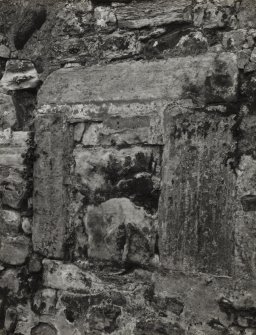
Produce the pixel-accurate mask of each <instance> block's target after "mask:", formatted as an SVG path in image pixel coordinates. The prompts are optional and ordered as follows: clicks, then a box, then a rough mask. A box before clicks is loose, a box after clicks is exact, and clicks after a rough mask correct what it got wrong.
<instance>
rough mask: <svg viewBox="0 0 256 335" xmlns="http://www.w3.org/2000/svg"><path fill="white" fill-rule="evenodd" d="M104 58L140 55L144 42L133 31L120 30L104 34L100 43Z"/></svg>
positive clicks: (112, 58) (111, 58)
mask: <svg viewBox="0 0 256 335" xmlns="http://www.w3.org/2000/svg"><path fill="white" fill-rule="evenodd" d="M99 47H100V49H101V52H102V55H101V58H102V59H109V60H114V59H122V58H126V57H132V56H135V55H139V54H140V52H141V51H142V44H141V42H140V41H138V37H137V35H136V34H135V33H133V32H126V33H124V32H122V33H120V32H118V31H115V32H113V33H112V34H108V35H105V36H102V43H101V44H100V46H99Z"/></svg>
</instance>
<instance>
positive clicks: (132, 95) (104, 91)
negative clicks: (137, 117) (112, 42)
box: [38, 53, 237, 106]
mask: <svg viewBox="0 0 256 335" xmlns="http://www.w3.org/2000/svg"><path fill="white" fill-rule="evenodd" d="M236 89H237V65H236V57H235V55H234V54H230V53H222V54H220V55H217V54H211V53H209V54H205V55H200V56H197V57H184V58H182V57H181V58H172V59H168V60H161V61H152V62H142V61H137V62H129V63H126V62H123V63H118V64H110V65H103V66H91V67H90V68H64V69H60V70H58V71H55V72H53V73H52V74H51V75H50V76H49V77H48V78H47V79H46V81H45V82H44V84H43V86H42V87H41V89H40V92H39V95H38V104H39V106H42V105H44V104H75V103H90V102H104V101H105V102H107V101H136V100H138V101H141V100H142V101H143V100H159V99H172V100H173V99H174V100H177V99H181V98H184V97H185V98H186V97H193V98H195V99H196V100H199V101H200V100H208V99H210V100H212V99H213V100H214V99H217V100H230V101H234V100H236Z"/></svg>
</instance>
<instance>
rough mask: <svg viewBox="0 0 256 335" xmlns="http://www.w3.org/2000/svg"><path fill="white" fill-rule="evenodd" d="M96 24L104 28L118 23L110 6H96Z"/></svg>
mask: <svg viewBox="0 0 256 335" xmlns="http://www.w3.org/2000/svg"><path fill="white" fill-rule="evenodd" d="M94 16H95V19H96V24H97V25H98V26H100V27H102V28H104V27H107V26H109V25H114V27H115V24H116V16H115V14H114V12H113V11H112V10H111V8H110V7H106V6H104V7H103V6H98V7H95V8H94Z"/></svg>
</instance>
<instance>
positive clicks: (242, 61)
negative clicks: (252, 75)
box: [237, 50, 251, 69]
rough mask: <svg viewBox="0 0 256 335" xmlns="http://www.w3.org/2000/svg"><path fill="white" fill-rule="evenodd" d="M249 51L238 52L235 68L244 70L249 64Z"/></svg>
mask: <svg viewBox="0 0 256 335" xmlns="http://www.w3.org/2000/svg"><path fill="white" fill-rule="evenodd" d="M250 56H251V50H240V51H239V52H238V53H237V66H238V68H239V69H244V68H245V66H246V65H247V64H248V63H249V60H250Z"/></svg>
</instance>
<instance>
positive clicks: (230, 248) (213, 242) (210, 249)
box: [159, 112, 237, 275]
mask: <svg viewBox="0 0 256 335" xmlns="http://www.w3.org/2000/svg"><path fill="white" fill-rule="evenodd" d="M165 125H166V129H165V131H166V136H167V139H168V140H167V143H166V146H165V148H164V153H163V172H162V192H161V197H160V205H159V220H160V222H159V225H160V235H159V236H160V259H161V262H162V264H163V265H164V266H166V267H168V268H171V269H176V270H183V271H188V272H193V271H201V272H206V273H212V274H216V275H232V274H233V266H234V262H233V261H234V235H233V234H234V215H235V210H236V208H237V207H236V206H237V202H236V180H235V173H234V171H233V170H232V166H230V165H229V158H231V157H232V152H234V150H235V142H234V140H233V137H232V131H231V129H232V126H233V125H234V118H233V117H222V118H219V117H218V116H216V115H207V114H205V113H195V112H187V113H184V114H180V115H176V116H171V115H170V114H168V112H167V113H166V119H165Z"/></svg>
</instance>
